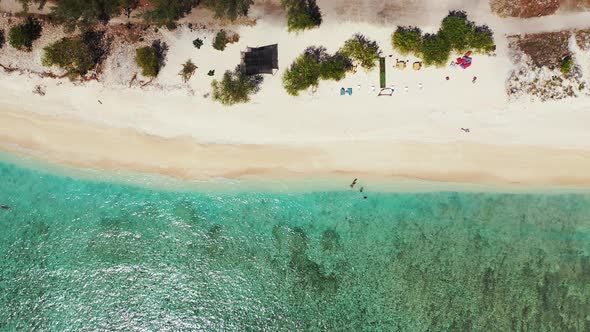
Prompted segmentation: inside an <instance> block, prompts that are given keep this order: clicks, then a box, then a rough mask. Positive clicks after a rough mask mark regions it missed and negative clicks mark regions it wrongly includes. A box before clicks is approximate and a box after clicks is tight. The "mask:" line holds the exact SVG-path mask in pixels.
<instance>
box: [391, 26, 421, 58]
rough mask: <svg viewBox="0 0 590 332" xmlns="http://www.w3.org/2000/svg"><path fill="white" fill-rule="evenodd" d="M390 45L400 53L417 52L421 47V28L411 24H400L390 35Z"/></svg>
mask: <svg viewBox="0 0 590 332" xmlns="http://www.w3.org/2000/svg"><path fill="white" fill-rule="evenodd" d="M391 45H392V46H393V49H394V50H396V51H397V52H399V53H400V54H401V55H408V54H411V53H413V54H419V53H420V50H421V49H422V30H420V28H417V27H413V26H400V27H398V28H397V29H396V30H395V32H394V33H393V36H392V37H391Z"/></svg>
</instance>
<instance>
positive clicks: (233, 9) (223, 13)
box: [202, 0, 254, 21]
mask: <svg viewBox="0 0 590 332" xmlns="http://www.w3.org/2000/svg"><path fill="white" fill-rule="evenodd" d="M202 3H203V5H204V6H205V7H207V8H210V9H211V10H213V11H214V12H215V17H217V18H229V19H230V20H232V21H235V20H236V19H237V18H238V17H239V16H247V15H248V10H249V9H250V6H251V5H252V4H253V3H254V0H203V2H202Z"/></svg>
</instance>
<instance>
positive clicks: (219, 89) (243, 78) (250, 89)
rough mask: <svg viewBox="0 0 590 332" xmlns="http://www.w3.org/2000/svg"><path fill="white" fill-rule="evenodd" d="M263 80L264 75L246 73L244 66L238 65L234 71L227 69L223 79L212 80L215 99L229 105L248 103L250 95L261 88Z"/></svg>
mask: <svg viewBox="0 0 590 332" xmlns="http://www.w3.org/2000/svg"><path fill="white" fill-rule="evenodd" d="M262 81H263V77H262V75H246V73H244V71H243V70H242V67H241V66H237V67H236V69H235V70H234V71H229V70H228V71H226V72H225V73H224V74H223V78H222V79H221V81H217V80H213V81H212V82H211V87H212V88H213V93H212V97H213V100H215V101H218V102H220V103H221V104H223V105H228V106H229V105H234V104H238V103H247V102H248V101H250V95H252V94H255V93H257V92H258V91H259V90H260V84H261V83H262Z"/></svg>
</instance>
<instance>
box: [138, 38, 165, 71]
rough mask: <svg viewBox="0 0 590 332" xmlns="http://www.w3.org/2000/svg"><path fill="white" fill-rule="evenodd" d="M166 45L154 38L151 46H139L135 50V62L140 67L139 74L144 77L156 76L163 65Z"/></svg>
mask: <svg viewBox="0 0 590 332" xmlns="http://www.w3.org/2000/svg"><path fill="white" fill-rule="evenodd" d="M167 51H168V46H167V45H166V43H161V42H160V41H159V40H156V41H154V42H153V43H152V46H144V47H140V48H138V49H137V50H136V52H135V63H137V65H138V66H139V68H141V74H142V75H143V76H146V77H156V76H158V74H159V73H160V69H162V67H163V66H164V60H165V58H166V52H167Z"/></svg>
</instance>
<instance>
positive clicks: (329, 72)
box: [320, 53, 352, 81]
mask: <svg viewBox="0 0 590 332" xmlns="http://www.w3.org/2000/svg"><path fill="white" fill-rule="evenodd" d="M351 68H352V62H351V61H350V59H349V58H348V57H345V56H344V55H342V54H340V53H336V54H335V55H333V56H327V57H325V58H324V59H323V60H322V61H320V79H323V80H334V81H340V80H342V79H344V77H345V76H346V73H347V72H348V71H350V69H351Z"/></svg>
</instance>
